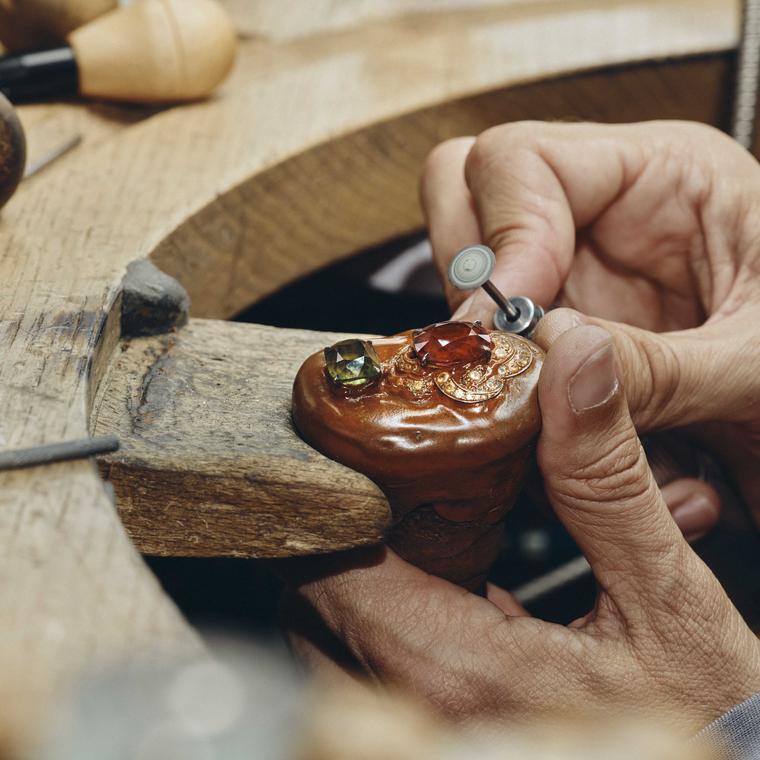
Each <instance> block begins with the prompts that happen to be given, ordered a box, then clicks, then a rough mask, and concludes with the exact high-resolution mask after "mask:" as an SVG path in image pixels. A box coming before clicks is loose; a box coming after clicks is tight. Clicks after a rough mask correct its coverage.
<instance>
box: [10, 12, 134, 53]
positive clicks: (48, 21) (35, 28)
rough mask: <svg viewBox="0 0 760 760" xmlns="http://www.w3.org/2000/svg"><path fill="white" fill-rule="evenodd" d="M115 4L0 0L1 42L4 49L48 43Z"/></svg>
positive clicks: (58, 38)
mask: <svg viewBox="0 0 760 760" xmlns="http://www.w3.org/2000/svg"><path fill="white" fill-rule="evenodd" d="M118 4H119V2H118V0H0V42H2V44H3V45H4V46H5V48H6V49H7V50H39V49H41V48H45V47H49V46H51V45H54V44H56V43H60V42H63V41H64V40H65V39H66V35H67V34H69V32H73V31H74V29H78V28H79V27H80V26H83V25H84V24H86V23H88V22H89V21H92V20H93V19H95V18H97V17H98V16H102V15H103V14H104V13H107V12H108V11H112V10H113V9H114V8H116V6H117V5H118Z"/></svg>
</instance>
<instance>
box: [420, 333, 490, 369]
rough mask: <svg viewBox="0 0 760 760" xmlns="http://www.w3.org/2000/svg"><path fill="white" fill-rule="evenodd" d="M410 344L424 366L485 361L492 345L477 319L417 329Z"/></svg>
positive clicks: (449, 365)
mask: <svg viewBox="0 0 760 760" xmlns="http://www.w3.org/2000/svg"><path fill="white" fill-rule="evenodd" d="M412 344H413V347H414V353H415V355H416V357H417V359H418V360H419V362H420V364H422V366H423V367H424V366H427V365H428V364H431V365H433V366H435V367H452V366H455V365H458V364H463V363H467V364H470V363H473V362H487V361H488V360H489V359H490V358H491V350H492V348H493V340H492V338H491V335H490V333H489V332H488V330H486V329H485V328H484V327H483V326H482V325H481V324H480V323H479V322H438V323H437V324H434V325H429V326H428V327H426V328H424V329H423V330H418V331H416V332H415V333H414V335H413V336H412Z"/></svg>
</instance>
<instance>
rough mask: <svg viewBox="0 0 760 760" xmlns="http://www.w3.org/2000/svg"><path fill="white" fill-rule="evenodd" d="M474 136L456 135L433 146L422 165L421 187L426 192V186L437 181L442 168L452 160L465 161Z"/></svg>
mask: <svg viewBox="0 0 760 760" xmlns="http://www.w3.org/2000/svg"><path fill="white" fill-rule="evenodd" d="M473 139H474V138H472V137H454V138H452V139H450V140H445V141H444V142H442V143H439V144H438V145H436V146H435V148H433V150H431V151H430V153H428V155H427V157H426V158H425V162H424V164H423V165H422V175H421V179H420V187H421V188H422V191H423V193H424V191H425V188H426V187H429V186H430V185H431V184H432V183H434V182H435V181H436V179H437V178H438V175H439V173H440V171H441V169H443V168H446V167H448V166H450V165H451V163H452V162H455V161H460V162H463V161H464V159H465V157H466V156H467V154H468V152H469V150H470V148H471V146H472V144H473Z"/></svg>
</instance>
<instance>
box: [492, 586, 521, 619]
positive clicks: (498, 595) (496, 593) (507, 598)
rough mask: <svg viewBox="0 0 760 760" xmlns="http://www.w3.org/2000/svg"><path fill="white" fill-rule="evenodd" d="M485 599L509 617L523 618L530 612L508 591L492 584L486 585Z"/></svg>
mask: <svg viewBox="0 0 760 760" xmlns="http://www.w3.org/2000/svg"><path fill="white" fill-rule="evenodd" d="M486 599H488V601H489V602H491V604H495V605H496V606H497V607H498V608H499V609H500V610H501V611H502V612H503V613H504V614H505V615H509V616H510V617H525V616H529V615H530V612H528V610H526V609H525V607H523V606H522V604H520V602H518V601H517V599H515V598H514V596H512V594H510V593H509V591H507V590H506V589H503V588H502V587H501V586H497V585H496V584H494V583H487V584H486Z"/></svg>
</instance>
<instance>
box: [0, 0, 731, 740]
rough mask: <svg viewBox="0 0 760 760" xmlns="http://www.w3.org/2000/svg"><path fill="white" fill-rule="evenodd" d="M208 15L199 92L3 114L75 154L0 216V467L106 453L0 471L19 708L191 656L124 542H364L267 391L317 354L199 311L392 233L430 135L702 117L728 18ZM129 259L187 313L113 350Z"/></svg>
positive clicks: (343, 490) (662, 12)
mask: <svg viewBox="0 0 760 760" xmlns="http://www.w3.org/2000/svg"><path fill="white" fill-rule="evenodd" d="M228 5H229V6H230V9H231V10H232V12H233V14H234V16H235V18H236V22H237V24H238V28H239V30H240V33H241V51H240V55H239V59H238V62H237V65H236V68H235V70H234V72H233V75H232V77H231V78H230V80H229V81H228V82H227V83H226V84H225V85H224V87H223V88H222V89H221V90H220V92H219V93H218V94H217V95H216V96H215V97H214V98H212V99H210V100H208V101H206V102H202V103H194V104H189V105H185V106H181V107H174V108H169V109H155V108H154V109H142V108H137V107H115V106H109V105H104V104H92V103H91V104H79V103H66V104H59V105H45V106H27V107H24V108H23V109H21V115H22V118H23V121H24V123H25V125H26V127H27V130H28V134H29V140H30V149H31V153H32V159H34V157H35V156H36V155H39V154H41V153H42V152H44V151H45V149H47V148H48V147H50V146H51V145H53V144H54V143H55V142H56V140H59V139H60V138H61V137H63V136H65V135H67V134H69V133H71V132H73V131H79V132H81V133H82V134H83V137H84V141H83V144H82V146H81V147H80V148H79V149H77V150H76V151H74V152H73V153H71V154H70V155H68V156H66V157H65V158H64V159H62V160H61V161H60V162H58V163H57V164H56V165H55V166H53V167H50V168H49V169H48V170H47V171H45V172H43V173H41V174H40V175H39V176H37V177H35V178H33V179H31V180H29V181H28V182H26V183H24V185H23V186H22V187H21V189H20V190H19V192H18V194H17V196H16V197H15V198H14V199H13V200H12V201H11V203H10V204H9V205H8V206H7V207H6V208H5V209H4V210H3V212H2V215H1V216H0V359H1V361H0V449H12V448H17V447H22V446H31V445H35V444H41V443H48V442H54V441H60V440H67V439H72V438H77V437H81V436H84V435H86V434H88V432H90V431H93V430H94V431H97V432H114V431H115V432H117V433H118V434H119V436H120V437H121V438H122V442H123V447H122V451H121V452H120V453H119V454H117V455H115V456H114V457H111V458H109V459H107V460H104V461H103V462H101V470H100V471H99V469H98V467H96V465H95V464H94V463H93V462H88V461H82V462H75V463H67V464H56V465H52V466H48V467H40V468H35V469H30V470H23V471H16V472H12V473H4V474H1V475H0V584H2V586H1V589H2V593H1V594H0V673H3V677H2V678H0V700H2V703H3V704H4V705H6V704H7V705H13V706H14V707H15V708H16V711H17V712H18V713H19V714H21V713H23V714H26V715H35V714H37V713H38V712H39V710H41V709H44V705H45V698H46V697H47V696H48V695H49V694H51V693H52V692H54V691H55V689H56V688H57V687H58V686H59V685H60V684H61V683H63V682H65V680H66V678H67V677H68V676H69V675H71V674H73V673H77V672H78V671H80V670H81V668H82V667H84V666H85V665H88V666H89V665H92V664H97V663H101V662H107V661H109V660H112V659H114V658H118V657H123V656H132V655H134V654H135V653H138V652H141V651H145V650H148V649H150V650H155V649H169V650H171V651H174V652H177V651H188V650H193V649H196V648H197V647H199V646H200V644H199V641H198V638H197V636H196V635H195V633H194V632H193V631H192V630H190V628H189V627H188V626H187V625H186V623H185V622H184V621H183V619H182V617H181V616H180V614H179V613H178V611H177V609H176V608H175V606H174V605H173V603H172V602H171V600H170V599H168V598H167V597H166V596H165V595H164V593H163V592H162V590H161V589H160V587H159V585H158V584H157V582H156V581H155V579H154V578H153V577H152V576H151V574H150V573H149V572H148V571H147V570H146V568H145V565H144V563H143V561H142V559H141V557H140V553H139V552H140V550H142V551H148V552H151V553H157V554H170V555H186V556H194V555H207V556H208V555H228V556H283V555H288V554H296V553H310V552H315V551H327V550H330V549H335V548H342V547H346V546H352V545H358V544H361V543H368V542H372V541H376V540H378V538H379V537H380V536H381V534H382V531H383V529H384V527H385V525H386V524H387V519H388V515H387V505H386V504H385V502H384V499H383V498H382V495H381V494H380V492H379V491H378V490H377V488H376V487H375V486H374V485H373V484H372V483H370V482H369V481H367V480H366V479H365V478H363V477H361V476H359V475H358V474H356V473H352V472H349V471H347V470H345V469H344V468H342V467H340V466H339V465H337V464H335V463H332V462H328V461H327V460H325V459H323V458H322V457H320V456H319V455H317V454H316V453H314V452H312V451H311V450H309V449H307V448H306V447H305V446H304V444H302V443H301V442H300V441H299V440H298V439H297V437H296V436H295V435H294V433H293V431H292V428H291V426H290V424H289V418H288V407H287V398H288V388H289V377H290V373H292V371H293V369H294V368H295V367H296V366H297V365H298V363H299V362H300V360H301V358H302V357H303V356H304V355H306V354H307V353H308V352H310V351H312V350H317V349H319V348H320V347H322V346H323V345H325V342H327V341H331V340H333V337H332V336H325V335H320V334H309V333H305V332H300V331H299V332H292V333H291V332H289V331H274V330H271V329H263V328H258V327H256V326H250V327H246V326H241V325H231V324H227V323H224V322H219V321H215V320H223V319H227V318H229V317H230V316H232V315H234V314H235V313H236V312H238V311H240V310H241V309H243V308H245V307H247V306H249V305H250V304H251V303H253V302H254V301H256V300H257V299H259V298H261V297H262V296H264V295H266V294H269V293H272V292H273V291H275V290H276V289H277V288H279V287H281V286H283V285H284V284H286V283H288V282H291V281H293V280H294V279H296V278H298V277H301V276H304V275H306V274H308V273H309V272H312V271H314V270H316V269H317V268H319V267H322V266H324V265H326V264H328V263H330V262H332V261H336V260H338V259H340V258H342V257H346V256H349V255H351V254H352V253H353V252H355V251H357V250H359V249H361V248H364V247H366V246H369V245H373V244H377V243H378V242H381V241H384V240H388V239H390V238H392V237H394V236H397V235H400V234H403V233H407V232H409V231H411V230H414V229H418V228H419V227H420V226H421V215H420V210H419V207H418V203H417V196H416V193H417V190H416V187H417V178H418V175H419V172H420V167H421V164H422V162H423V160H424V157H425V155H426V154H427V152H428V151H429V150H430V149H431V148H432V147H433V146H434V145H435V144H436V143H437V142H439V141H441V140H443V139H445V138H448V137H451V136H455V135H461V134H472V133H477V132H479V131H481V130H482V129H484V128H486V127H488V126H490V125H492V124H496V123H499V122H502V121H506V120H515V119H523V118H541V119H543V118H570V119H597V120H605V121H633V120H639V119H648V118H687V119H697V120H701V121H705V122H709V123H713V124H720V125H725V123H726V119H727V116H728V108H727V104H728V99H729V97H730V83H731V74H732V62H733V56H732V50H733V48H734V47H735V45H736V42H737V37H738V26H739V4H738V2H733V1H727V0H698V1H697V2H695V0H638V1H635V2H634V1H633V0H630V1H625V0H619V1H618V2H601V1H597V2H594V1H593V0H585V1H584V0H567V1H566V2H551V1H550V0H546V1H545V2H544V1H542V0H534V2H518V1H517V0H501V1H499V0H481V1H480V2H463V1H461V2H458V1H457V0H446V2H436V1H435V0H413V2H398V1H397V0H385V2H382V1H381V0H362V2H355V0H344V2H339V3H335V2H328V0H324V1H322V0H320V2H310V3H299V2H287V3H283V2H278V3H267V2H251V1H250V0H229V2H228ZM275 8H276V12H275V10H274V9H275ZM140 259H151V260H152V261H153V262H154V263H155V264H157V265H158V267H159V268H161V269H162V270H164V271H165V272H167V273H168V274H170V275H172V276H173V277H175V278H177V279H178V280H179V281H180V282H181V283H182V284H183V285H184V286H185V288H186V289H187V290H188V292H189V294H190V296H191V299H192V303H193V307H192V319H191V321H190V323H189V325H188V326H186V327H183V328H180V329H179V330H178V331H177V332H174V333H171V334H168V335H163V336H157V337H153V338H139V339H136V340H133V341H130V340H123V339H122V336H121V326H120V314H121V311H120V309H121V288H122V285H121V283H122V280H123V277H124V275H125V272H126V270H127V267H128V265H129V264H130V263H131V262H133V261H136V260H140ZM209 320H210V321H209ZM151 405H152V406H151ZM236 410H237V411H239V410H245V413H244V414H238V413H236ZM101 472H102V473H104V474H106V475H108V476H109V477H110V478H111V480H112V481H113V486H114V488H115V490H116V493H117V496H118V498H117V500H116V503H115V501H114V498H112V495H111V492H110V491H109V489H108V488H107V487H105V485H104V481H103V480H102V477H101ZM117 508H118V509H120V510H121V518H122V519H123V521H124V524H122V519H120V517H119V512H118V511H117ZM336 516H337V517H336ZM125 526H126V530H125ZM128 534H131V536H132V538H133V539H134V542H135V543H133V541H132V540H130V537H129V535H128ZM135 544H136V546H135ZM19 714H14V713H13V711H11V710H8V711H6V710H4V711H3V714H2V715H0V737H1V736H2V735H3V732H7V733H8V734H9V735H10V734H18V733H21V734H22V735H23V726H24V725H25V724H23V723H22V722H21V719H20V717H19Z"/></svg>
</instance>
